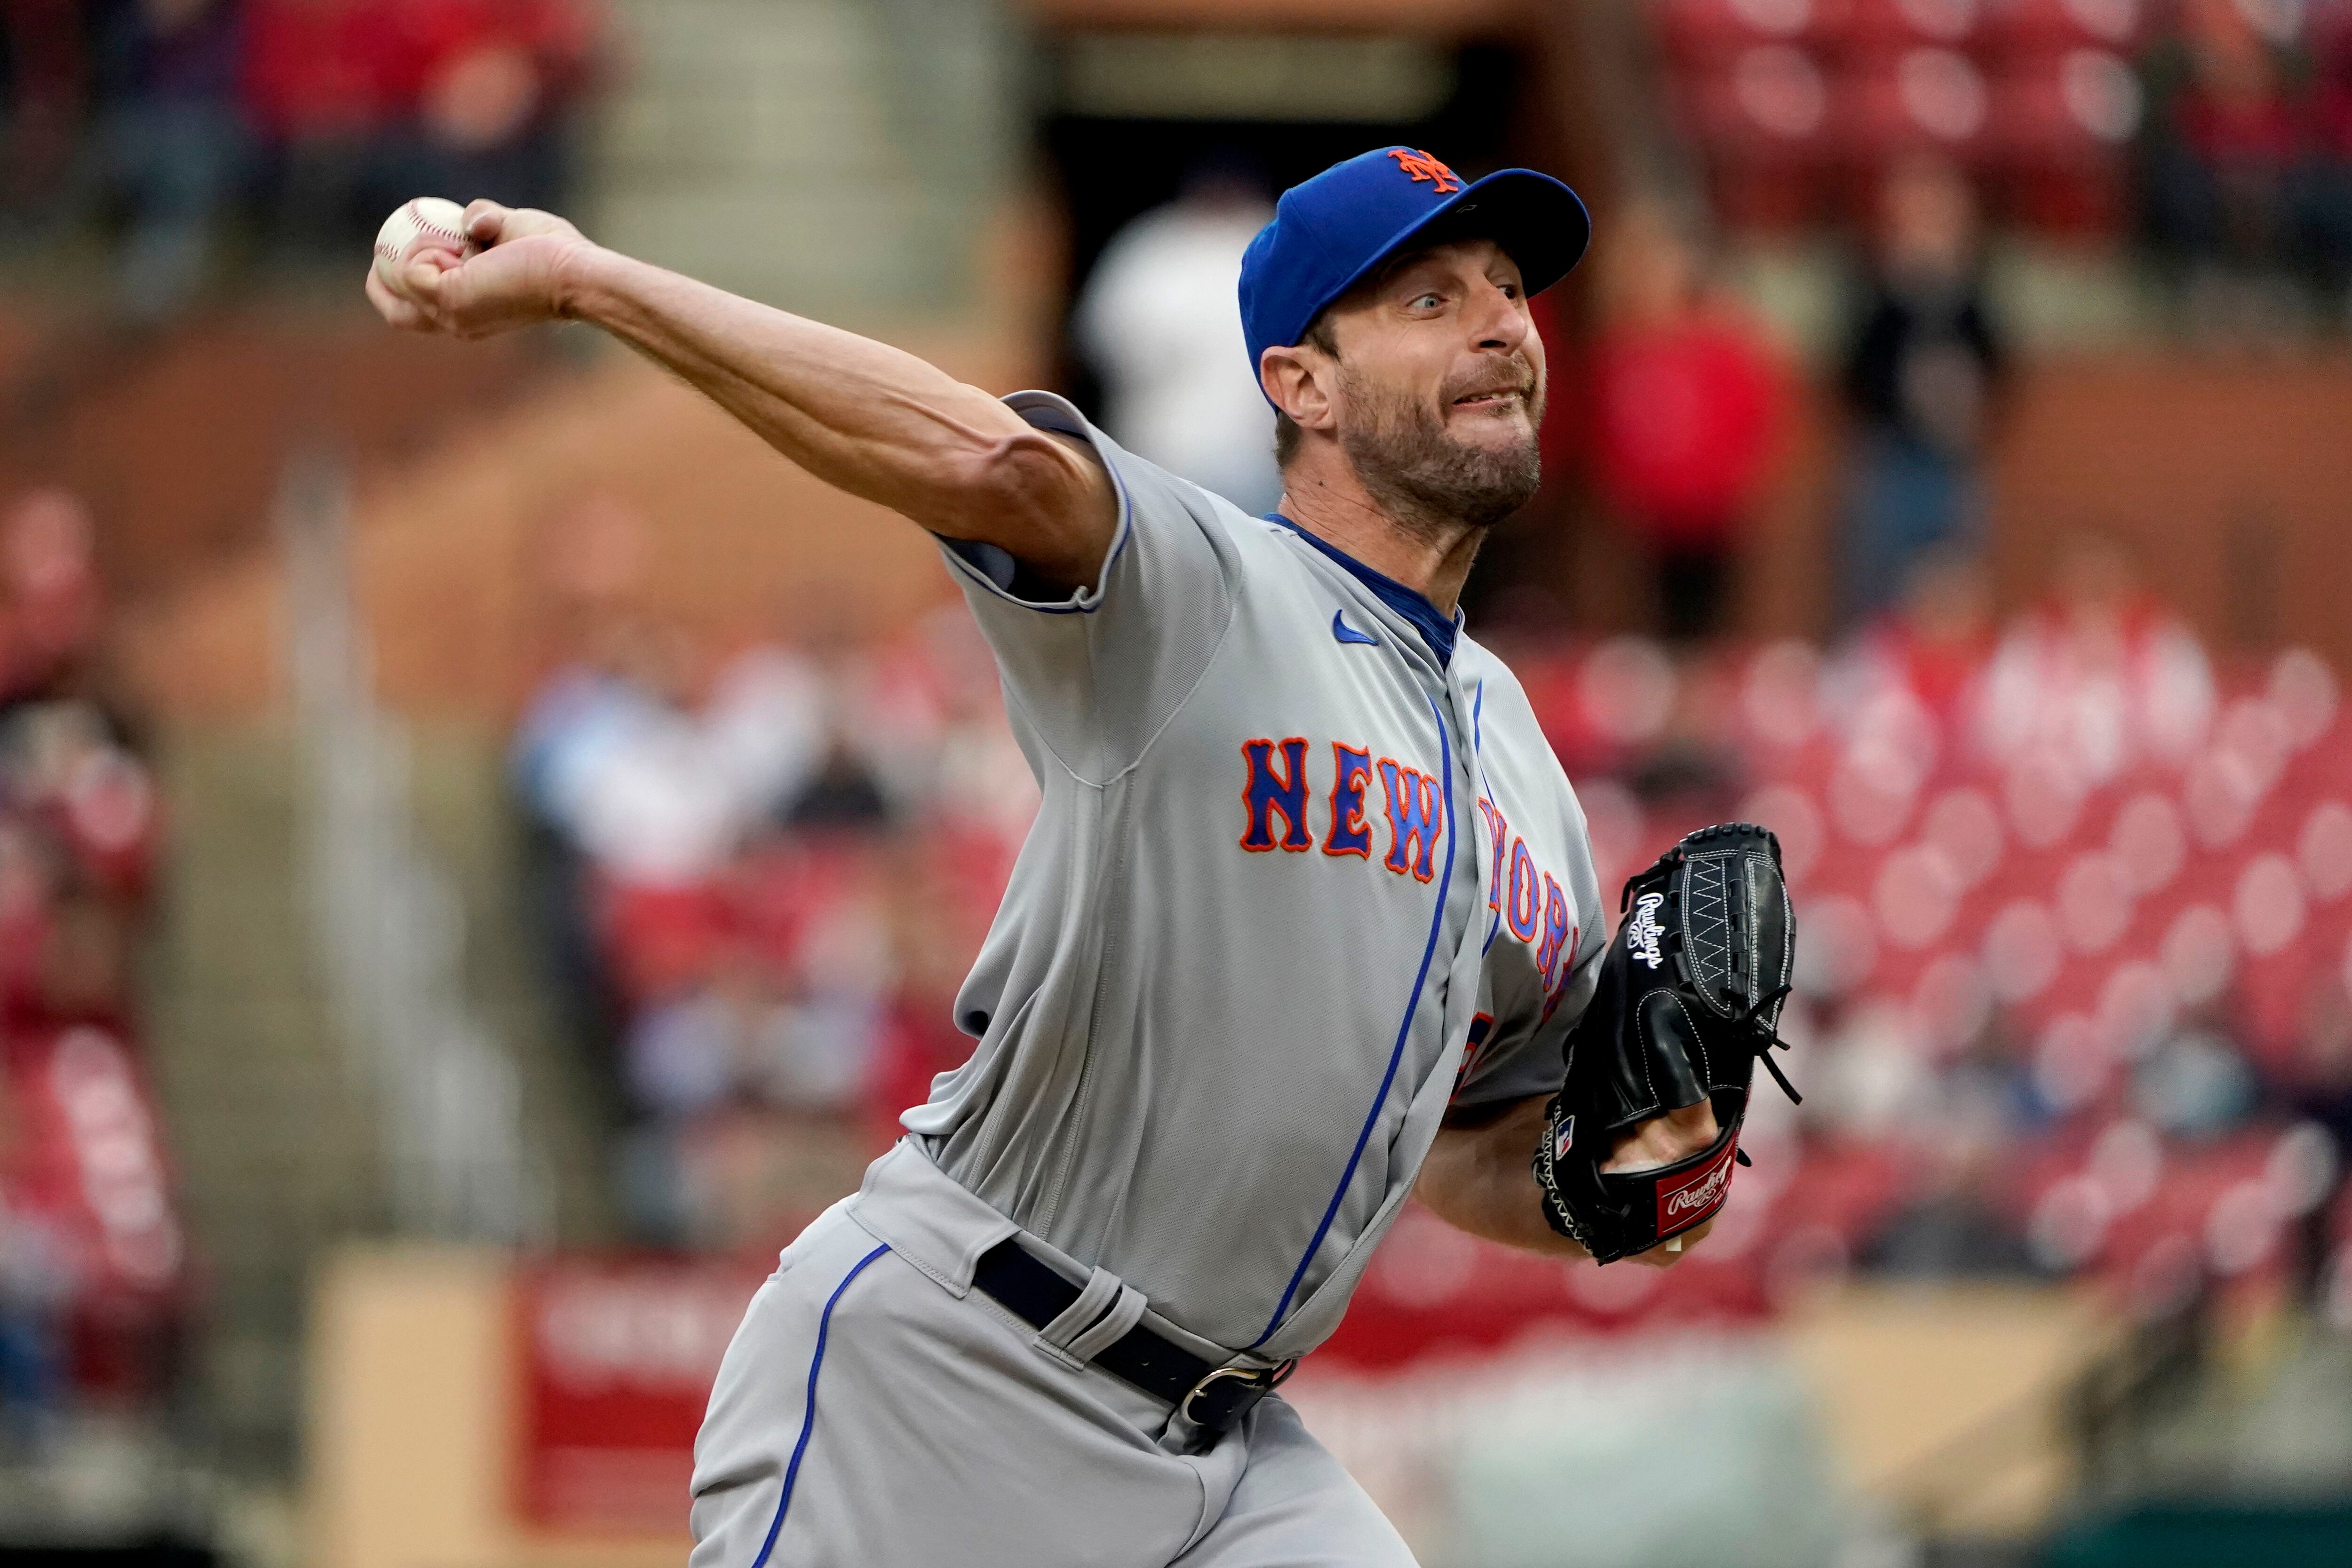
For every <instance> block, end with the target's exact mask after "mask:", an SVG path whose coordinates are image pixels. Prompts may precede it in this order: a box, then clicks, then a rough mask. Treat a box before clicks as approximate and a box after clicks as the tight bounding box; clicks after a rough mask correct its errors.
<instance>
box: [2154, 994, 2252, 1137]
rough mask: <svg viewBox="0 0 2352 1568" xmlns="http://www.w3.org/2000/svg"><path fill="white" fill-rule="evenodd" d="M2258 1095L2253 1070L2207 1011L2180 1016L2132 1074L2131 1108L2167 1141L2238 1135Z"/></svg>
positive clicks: (2218, 1018) (2221, 1021)
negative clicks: (2177, 1021)
mask: <svg viewBox="0 0 2352 1568" xmlns="http://www.w3.org/2000/svg"><path fill="white" fill-rule="evenodd" d="M2259 1094H2260V1085H2259V1084H2258V1082H2257V1081H2256V1079H2255V1077H2254V1070H2253V1068H2252V1066H2250V1065H2249V1064H2248V1063H2247V1061H2246V1056H2245V1052H2244V1051H2241V1050H2240V1049H2239V1047H2238V1042H2237V1041H2236V1040H2233V1039H2232V1038H2231V1033H2230V1027H2229V1020H2228V1019H2227V1017H2226V1016H2225V1015H2223V1014H2222V1013H2221V1012H2220V1011H2219V1010H2217V1009H2211V1008H2206V1009H2198V1010H2197V1011H2196V1012H2194V1013H2192V1014H2191V1015H2189V1016H2188V1017H2185V1018H2183V1019H2181V1020H2180V1022H2179V1024H2178V1025H2176V1026H2175V1027H2174V1028H2172V1029H2170V1030H2166V1031H2165V1032H2164V1034H2163V1035H2162V1036H2161V1037H2160V1038H2159V1039H2158V1040H2156V1041H2155V1042H2154V1044H2153V1045H2151V1046H2150V1047H2149V1048H2148V1050H2147V1054H2146V1055H2144V1056H2142V1057H2141V1058H2140V1059H2139V1061H2138V1062H2137V1064H2136V1065H2135V1067H2134V1068H2133V1071H2132V1088H2131V1096H2132V1105H2133V1108H2134V1109H2135V1110H2137V1112H2138V1113H2139V1114H2140V1116H2141V1117H2142V1118H2143V1119H2144V1120H2146V1121H2147V1123H2148V1124H2149V1125H2151V1126H2153V1127H2155V1128H2156V1129H2157V1131H2158V1132H2160V1133H2162V1134H2165V1135H2166V1136H2167V1137H2170V1138H2179V1139H2185V1140H2191V1141H2203V1142H2210V1141H2211V1140H2213V1139H2216V1138H2220V1137H2222V1136H2224V1135H2226V1134H2230V1133H2233V1132H2236V1131H2237V1130H2238V1129H2239V1128H2240V1127H2242V1126H2243V1125H2244V1124H2245V1123H2246V1119H2247V1117H2248V1116H2249V1115H2250V1114H2251V1113H2252V1112H2253V1110H2254V1107H2255V1104H2256V1102H2257V1100H2258V1098H2259Z"/></svg>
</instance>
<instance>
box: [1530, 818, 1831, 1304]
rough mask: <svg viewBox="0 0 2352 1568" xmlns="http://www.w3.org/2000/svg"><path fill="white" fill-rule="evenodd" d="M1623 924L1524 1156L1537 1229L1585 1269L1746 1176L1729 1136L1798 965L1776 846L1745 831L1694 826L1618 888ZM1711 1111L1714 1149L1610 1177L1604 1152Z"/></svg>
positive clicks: (1700, 1213) (1753, 830) (1672, 1231)
mask: <svg viewBox="0 0 2352 1568" xmlns="http://www.w3.org/2000/svg"><path fill="white" fill-rule="evenodd" d="M1623 907H1624V908H1625V909H1627V910H1628V911H1629V913H1628V914H1627V915H1626V918H1625V920H1624V923H1623V924H1622V925H1620V926H1619V927H1618V930H1617V935H1616V936H1615V938H1614V939H1613V940H1612V942H1611V943H1610V945H1609V951H1608V952H1607V954H1606V955H1604V956H1602V958H1601V975H1600V979H1599V982H1598V984H1597V986H1596V988H1595V989H1594V991H1593V995H1592V1003H1591V1006H1590V1007H1588V1008H1586V1009H1585V1010H1584V1016H1583V1017H1582V1018H1580V1019H1578V1020H1577V1023H1576V1027H1575V1028H1574V1029H1573V1030H1570V1032H1569V1036H1568V1040H1567V1043H1566V1046H1565V1047H1564V1053H1565V1055H1566V1057H1567V1067H1568V1073H1567V1082H1565V1083H1564V1084H1562V1085H1561V1088H1560V1092H1559V1094H1558V1095H1556V1096H1554V1098H1553V1100H1552V1102H1551V1104H1550V1106H1549V1110H1548V1111H1547V1113H1546V1121H1547V1125H1546V1135H1545V1137H1544V1140H1543V1143H1542V1145H1541V1146H1540V1147H1538V1149H1537V1151H1536V1157H1535V1172H1536V1182H1537V1184H1538V1186H1541V1187H1542V1189H1543V1206H1544V1218H1546V1219H1548V1220H1549V1221H1550V1223H1551V1227H1552V1228H1553V1229H1555V1230H1557V1231H1559V1233H1560V1234H1561V1235H1563V1236H1567V1237H1570V1238H1571V1239H1574V1240H1575V1241H1576V1242H1577V1244H1578V1245H1580V1246H1581V1247H1582V1248H1583V1249H1585V1250H1586V1251H1587V1252H1590V1253H1591V1255H1592V1257H1593V1258H1594V1260H1596V1261H1599V1262H1602V1263H1608V1262H1612V1261H1614V1260H1617V1259H1619V1258H1624V1257H1629V1256H1631V1255H1633V1253H1636V1252H1644V1251H1647V1250H1648V1249H1651V1248H1653V1247H1655V1246H1657V1245H1658V1244H1659V1243H1660V1242H1662V1241H1665V1242H1671V1241H1672V1240H1673V1239H1675V1238H1676V1237H1679V1236H1682V1235H1684V1234H1685V1233H1686V1232H1688V1231H1690V1230H1692V1229H1695V1228H1696V1227H1698V1226H1699V1225H1701V1224H1703V1223H1705V1222H1706V1220H1707V1219H1709V1218H1713V1216H1714V1215H1715V1213H1716V1211H1717V1209H1719V1208H1721V1207H1723V1200H1724V1198H1725V1197H1727V1195H1728V1194H1729V1192H1730V1190H1731V1173H1732V1167H1733V1166H1734V1164H1735V1162H1736V1163H1738V1164H1741V1165H1745V1164H1746V1163H1747V1156H1746V1155H1743V1154H1741V1153H1740V1152H1739V1126H1740V1122H1741V1120H1742V1118H1743V1117H1744V1116H1745V1115H1746V1113H1747V1109H1748V1084H1749V1082H1750V1081H1751V1080H1752V1079H1753V1077H1754V1076H1755V1067H1756V1063H1757V1062H1758V1061H1762V1062H1763V1063H1764V1065H1765V1067H1766V1068H1767V1069H1768V1070H1769V1071H1770V1072H1771V1074H1772V1077H1773V1079H1774V1081H1775V1082H1778V1083H1779V1084H1780V1087H1781V1088H1782V1089H1783V1090H1785V1091H1787V1092H1788V1093H1789V1095H1790V1098H1791V1099H1793V1098H1795V1097H1796V1091H1795V1090H1793V1089H1790V1087H1789V1081H1788V1080H1787V1079H1786V1078H1785V1077H1783V1076H1781V1073H1780V1068H1779V1067H1778V1066H1777V1065H1775V1064H1774V1062H1773V1061H1772V1059H1771V1056H1770V1054H1769V1053H1770V1051H1771V1050H1772V1048H1773V1047H1775V1046H1777V1045H1779V1044H1780V1038H1779V1036H1778V1035H1777V1034H1776V1033H1775V1030H1776V1027H1777V1026H1778V1023H1779V1021H1780V1003H1781V1000H1782V998H1785V997H1786V996H1787V995H1788V992H1789V977H1790V968H1791V966H1792V964H1793V961H1794V958H1795V955H1796V935H1797V931H1796V917H1795V915H1793V913H1792V912H1791V911H1790V905H1789V892H1788V886H1787V884H1786V883H1784V882H1783V881H1782V880H1781V876H1780V842H1779V841H1777V840H1775V839H1774V838H1773V836H1772V835H1771V834H1770V833H1769V832H1768V831H1765V830H1764V829H1762V828H1757V827H1750V826H1748V824H1747V823H1745V822H1730V823H1726V824H1724V825H1723V826H1720V827H1714V828H1703V829H1701V830H1700V831H1697V832H1695V833H1693V834H1691V835H1690V836H1689V837H1687V838H1685V839H1684V840H1683V841H1682V842H1681V843H1679V844H1677V845H1675V847H1674V848H1673V849H1671V850H1669V851H1667V852H1665V853H1664V855H1662V856H1660V857H1659V859H1658V862H1657V863H1656V864H1655V865H1653V866H1652V867H1651V868H1650V869H1649V870H1648V871H1645V872H1643V873H1642V874H1641V875H1639V876H1637V877H1634V878H1633V879H1632V880H1631V881H1629V882H1628V883H1626V884H1625V894H1624V901H1623ZM1702 1100H1706V1101H1708V1102H1710V1103H1711V1104H1712V1106H1713V1108H1714V1112H1715V1119H1716V1124H1717V1127H1718V1128H1720V1129H1721V1130H1720V1132H1719V1133H1718V1134H1717V1137H1716V1140H1715V1142H1714V1143H1712V1144H1710V1145H1708V1146H1707V1147H1706V1148H1705V1149H1702V1150H1700V1151H1699V1152H1698V1153H1696V1154H1695V1155H1689V1156H1688V1157H1686V1158H1684V1159H1680V1160H1676V1161H1675V1162H1674V1163H1672V1164H1671V1165H1663V1166H1652V1167H1651V1168H1649V1169H1647V1170H1634V1171H1611V1170H1605V1169H1603V1168H1602V1166H1603V1163H1604V1162H1605V1161H1607V1160H1608V1159H1609V1157H1610V1153H1611V1150H1612V1147H1613V1146H1614V1145H1615V1142H1616V1140H1617V1138H1618V1137H1619V1136H1621V1135H1622V1134H1625V1133H1628V1132H1630V1131H1632V1130H1633V1128H1634V1127H1635V1126H1637V1125H1639V1124H1642V1123H1643V1122H1647V1121H1650V1120H1652V1119H1653V1118H1655V1117H1658V1116H1663V1115H1664V1114H1665V1113H1668V1112H1670V1111H1678V1110H1681V1109H1683V1108H1684V1107H1685V1106H1690V1105H1696V1104H1697V1103H1699V1102H1700V1101H1702Z"/></svg>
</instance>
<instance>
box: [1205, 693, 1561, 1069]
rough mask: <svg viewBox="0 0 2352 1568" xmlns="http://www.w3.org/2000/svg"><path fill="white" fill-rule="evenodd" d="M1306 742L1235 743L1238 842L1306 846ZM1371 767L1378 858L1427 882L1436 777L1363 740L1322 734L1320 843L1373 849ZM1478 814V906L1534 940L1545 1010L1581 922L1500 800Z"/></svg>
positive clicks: (1309, 838) (1437, 824) (1439, 794)
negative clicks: (1482, 896)
mask: <svg viewBox="0 0 2352 1568" xmlns="http://www.w3.org/2000/svg"><path fill="white" fill-rule="evenodd" d="M1307 750H1308V746H1307V739H1306V737H1303V736H1296V735H1294V736H1291V737H1289V738H1287V739H1286V740H1282V741H1274V740H1269V739H1257V740H1244V741H1243V742H1242V765H1243V778H1242V809H1243V811H1244V826H1243V831H1242V836H1241V847H1242V848H1244V849H1245V850H1248V851H1249V852H1252V853H1254V854H1264V853H1266V852H1270V851H1273V850H1276V849H1282V850H1286V851H1288V852H1291V853H1293V854H1300V853H1304V852H1306V851H1307V850H1310V849H1312V848H1314V847H1315V840H1314V836H1313V833H1312V832H1311V831H1310V830H1309V828H1308V826H1307V816H1308V810H1309V808H1308V804H1307V801H1308V796H1309V794H1310V788H1309V782H1308V779H1307ZM1375 773H1378V774H1379V776H1380V780H1381V794H1382V797H1383V805H1384V806H1385V808H1386V815H1387V817H1388V824H1389V850H1388V853H1387V855H1386V856H1384V857H1383V858H1382V859H1381V864H1382V865H1383V866H1385V867H1387V868H1388V869H1389V870H1390V871H1391V872H1394V873H1397V874H1398V875H1400V876H1402V875H1406V874H1408V873H1409V874H1411V875H1412V877H1413V879H1414V880H1416V881H1418V882H1428V881H1430V880H1431V879H1432V878H1433V877H1434V876H1435V875H1436V873H1437V845H1438V841H1439V839H1441V838H1442V837H1444V829H1445V824H1444V786H1443V785H1442V784H1441V783H1440V782H1439V781H1438V780H1437V779H1434V778H1433V777H1432V776H1430V775H1429V774H1426V773H1423V772H1422V771H1421V770H1420V769H1419V768H1412V767H1409V766H1407V765H1406V764H1404V763H1402V762H1399V761H1397V760H1396V759H1395V758H1388V757H1383V758H1380V759H1379V760H1378V761H1377V762H1375V761H1374V759H1373V757H1372V754H1371V752H1370V750H1369V749H1368V748H1366V747H1360V746H1349V744H1348V743H1347V742H1345V741H1340V740H1335V741H1333V742H1332V743H1331V789H1330V793H1329V795H1328V797H1327V799H1326V817H1325V822H1324V828H1323V852H1324V853H1325V854H1327V855H1356V856H1359V857H1360V858H1362V859H1364V860H1370V859H1371V858H1372V824H1371V821H1370V818H1369V817H1368V815H1367V814H1366V804H1367V801H1366V797H1367V796H1368V795H1369V794H1370V791H1371V782H1372V776H1373V775H1374V774H1375ZM1478 814H1479V816H1480V817H1481V818H1483V819H1484V820H1485V821H1486V833H1487V838H1488V841H1489V843H1490V845H1491V847H1492V849H1493V853H1492V854H1491V855H1490V856H1489V857H1488V859H1489V861H1490V862H1491V869H1490V871H1489V873H1488V876H1487V882H1486V907H1487V908H1488V909H1490V910H1494V911H1496V914H1497V916H1498V917H1499V918H1500V919H1501V920H1503V921H1505V922H1507V924H1508V925H1510V928H1511V935H1512V936H1516V937H1517V938H1518V939H1519V940H1520V941H1521V942H1524V943H1526V944H1527V945H1528V946H1531V947H1533V948H1535V950H1536V952H1535V958H1536V968H1537V970H1538V973H1540V974H1541V975H1542V976H1543V985H1544V991H1545V1002H1544V1016H1545V1017H1547V1018H1549V1017H1550V1016H1551V1010H1552V1009H1553V1008H1555V1007H1557V1006H1559V998H1561V996H1562V995H1564V994H1565V993H1566V990H1567V981H1568V977H1569V975H1570V972H1571V971H1572V970H1573V969H1574V967H1575V964H1576V950H1577V942H1578V938H1579V936H1580V935H1581V928H1580V925H1578V923H1577V921H1576V919H1575V911H1574V910H1573V909H1572V908H1571V907H1570V904H1569V898H1568V894H1567V892H1566V890H1565V889H1563V888H1562V887H1561V886H1560V883H1559V878H1558V877H1556V876H1554V875H1552V874H1551V873H1549V872H1547V871H1542V870H1540V869H1539V868H1538V866H1537V865H1536V861H1535V856H1534V855H1533V854H1532V853H1531V852H1529V851H1528V845H1527V841H1526V840H1525V839H1522V838H1519V837H1517V835H1515V834H1514V833H1513V832H1512V831H1511V825H1510V823H1509V821H1507V819H1506V818H1505V817H1504V815H1503V811H1502V808H1501V807H1499V806H1497V805H1496V804H1495V802H1494V801H1492V800H1485V799H1481V800H1479V801H1478ZM1277 821H1278V822H1279V824H1280V831H1279V832H1277V831H1276V823H1277ZM1474 1046H1475V1042H1474Z"/></svg>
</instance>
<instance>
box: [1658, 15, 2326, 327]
mask: <svg viewBox="0 0 2352 1568" xmlns="http://www.w3.org/2000/svg"><path fill="white" fill-rule="evenodd" d="M1654 15H1655V16H1656V22H1657V33H1658V37H1659V39H1660V42H1661V45H1662V49H1663V53H1664V59H1665V61H1666V64H1667V68H1668V78H1669V87H1670V92H1671V95H1672V98H1673V99H1674V101H1675V104H1676V106H1677V108H1678V111H1679V119H1680V120H1681V122H1682V123H1683V125H1684V126H1685V128H1686V129H1687V130H1688V131H1689V133H1690V135H1691V137H1692V140H1693V141H1695V142H1696V145H1697V146H1698V147H1699V149H1700V150H1701V152H1703V154H1704V157H1705V160H1706V165H1707V169H1708V173H1709V176H1710V180H1711V184H1712V189H1713V194H1714V199H1715V204H1716V205H1717V208H1718V209H1719V210H1720V211H1721V212H1722V213H1723V214H1724V215H1725V216H1726V218H1727V220H1728V221H1729V222H1730V223H1731V224H1732V225H1734V226H1736V227H1743V228H1751V229H1753V228H1763V229H1771V228H1787V227H1790V226H1802V225H1816V224H1820V223H1822V222H1825V221H1834V220H1835V219H1837V218H1839V217H1841V216H1843V215H1849V214H1858V213H1860V214H1866V213H1867V212H1868V211H1869V209H1870V208H1871V206H1872V205H1873V201H1874V198H1873V194H1872V189H1873V185H1874V182H1875V180H1876V178H1877V176H1878V174H1879V172H1882V171H1884V170H1885V168H1886V167H1887V166H1888V165H1889V164H1891V163H1893V162H1898V161H1900V160H1901V159H1904V158H1906V157H1914V156H1917V155H1919V154H1922V153H1928V154H1933V155H1934V156H1936V157H1938V158H1943V159H1947V160H1949V161H1951V162H1954V163H1955V164H1957V165H1958V166H1960V167H1962V168H1963V169H1965V170H1966V171H1967V172H1968V174H1969V178H1970V179H1971V181H1972V182H1974V183H1976V184H1977V185H1978V186H1979V189H1980V190H1981V191H1982V192H1983V193H1985V196H1986V198H1987V201H1988V204H1989V205H1990V207H1991V208H1992V210H1993V211H1994V212H1995V213H1996V214H1998V215H1999V216H2000V218H2001V219H2002V220H2003V221H2004V222H2005V223H2008V224H2010V225H2014V226H2016V227H2018V228H2021V229H2022V230H2025V231H2027V232H2030V233H2039V234H2042V235H2054V236H2063V237H2093V238H2108V237H2121V236H2126V235H2137V236H2138V237H2139V238H2140V239H2141V240H2142V241H2143V242H2144V243H2145V244H2146V246H2147V247H2148V250H2149V253H2150V254H2151V255H2152V256H2154V257H2155V258H2156V259H2158V261H2159V262H2161V263H2162V264H2163V266H2164V267H2165V269H2166V270H2167V271H2168V273H2169V274H2170V275H2171V276H2172V277H2173V278H2174V279H2175V280H2176V282H2178V283H2179V284H2180V285H2181V286H2182V287H2183V288H2184V289H2185V290H2186V291H2187V294H2188V296H2189V299H2190V302H2191V303H2192V304H2209V305H2213V306H2217V307H2227V306H2230V305H2231V303H2232V302H2242V301H2243V300H2244V299H2246V298H2248V297H2250V296H2251V297H2252V298H2254V299H2255V300H2260V299H2262V298H2264V297H2265V296H2267V295H2271V294H2273V293H2275V291H2276V290H2277V289H2278V288H2279V287H2305V288H2307V289H2308V290H2310V291H2313V292H2314V293H2315V298H2317V300H2318V301H2319V303H2320V305H2321V307H2322V308H2324V309H2326V310H2327V311H2329V312H2331V313H2338V314H2340V313H2341V312H2342V311H2343V310H2344V309H2345V308H2347V297H2346V290H2347V284H2352V5H2346V4H2345V3H2344V0H1661V3H1660V4H1659V5H1657V6H1655V7H1654Z"/></svg>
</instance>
